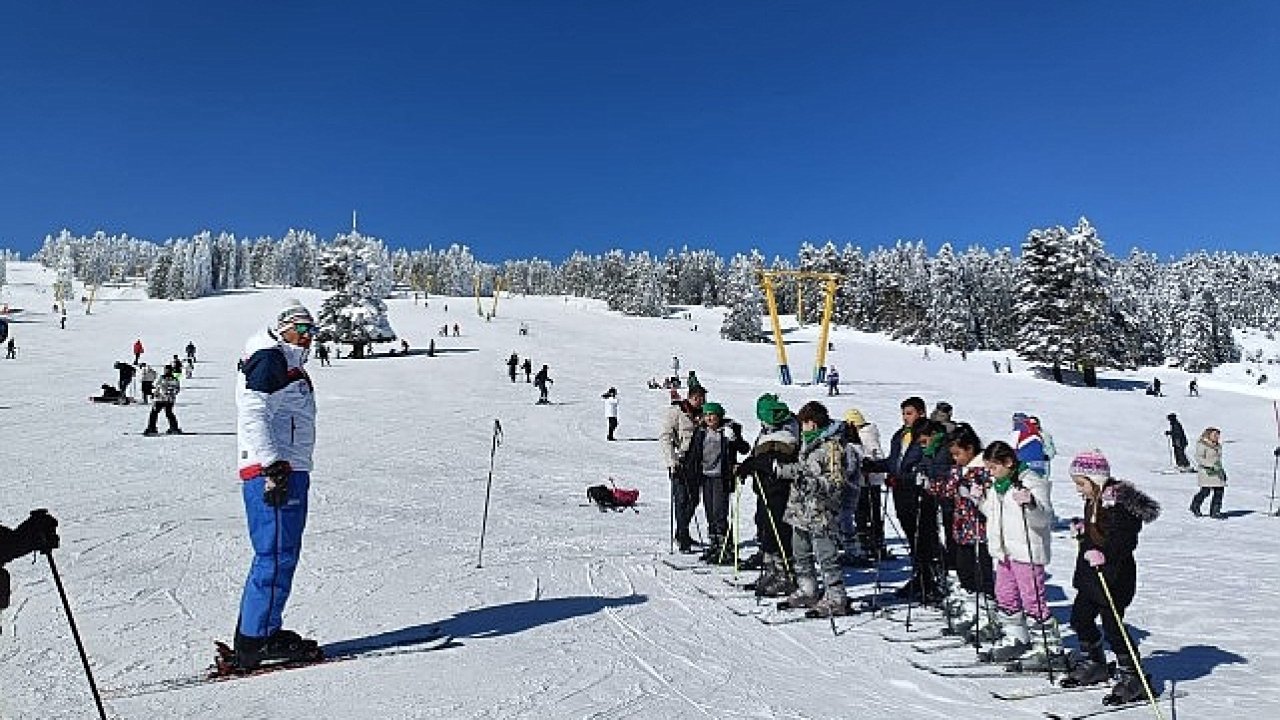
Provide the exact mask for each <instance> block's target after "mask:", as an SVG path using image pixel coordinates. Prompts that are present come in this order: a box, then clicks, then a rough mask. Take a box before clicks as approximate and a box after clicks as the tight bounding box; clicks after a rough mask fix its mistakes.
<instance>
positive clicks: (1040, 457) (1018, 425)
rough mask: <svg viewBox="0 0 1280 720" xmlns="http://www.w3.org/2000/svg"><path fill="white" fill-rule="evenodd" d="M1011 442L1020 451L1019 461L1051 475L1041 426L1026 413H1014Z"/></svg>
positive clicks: (1046, 474)
mask: <svg viewBox="0 0 1280 720" xmlns="http://www.w3.org/2000/svg"><path fill="white" fill-rule="evenodd" d="M1009 444H1010V445H1012V446H1013V448H1014V449H1015V450H1017V451H1018V462H1021V463H1026V465H1027V467H1029V468H1031V469H1032V470H1034V471H1036V472H1037V473H1039V474H1040V475H1042V476H1044V477H1049V475H1048V472H1047V467H1048V464H1049V458H1048V457H1046V456H1045V454H1044V439H1043V438H1041V437H1040V428H1039V426H1038V425H1036V424H1034V423H1032V422H1031V418H1030V417H1028V416H1027V415H1026V414H1025V413H1014V414H1013V436H1012V438H1011V440H1010V443H1009Z"/></svg>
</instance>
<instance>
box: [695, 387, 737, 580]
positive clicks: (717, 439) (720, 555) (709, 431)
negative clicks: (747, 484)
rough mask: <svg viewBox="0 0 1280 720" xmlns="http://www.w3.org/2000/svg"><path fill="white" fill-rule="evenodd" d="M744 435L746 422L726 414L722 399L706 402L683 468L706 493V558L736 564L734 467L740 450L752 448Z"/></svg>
mask: <svg viewBox="0 0 1280 720" xmlns="http://www.w3.org/2000/svg"><path fill="white" fill-rule="evenodd" d="M750 451H751V446H750V445H748V444H747V443H746V441H745V440H743V439H742V426H741V425H739V424H738V423H736V422H734V421H732V420H726V419H725V417H724V407H723V406H721V405H720V404H719V403H714V402H708V403H703V404H702V425H700V426H699V427H697V428H695V429H694V431H693V437H692V438H691V439H690V440H689V449H688V451H686V452H685V456H684V468H683V470H682V471H681V472H682V474H683V475H684V477H685V478H687V479H688V481H689V486H690V488H696V490H694V491H695V492H696V491H699V490H700V491H701V493H702V510H703V512H704V513H706V518H707V549H706V552H705V553H703V555H702V561H703V562H706V563H711V564H713V565H725V564H729V565H732V564H733V562H734V558H735V557H736V554H735V552H734V549H733V548H731V547H729V546H728V544H727V542H726V539H727V538H728V537H729V495H730V494H731V493H732V492H733V484H734V483H733V470H734V468H735V467H736V466H737V464H738V454H739V453H745V452H750Z"/></svg>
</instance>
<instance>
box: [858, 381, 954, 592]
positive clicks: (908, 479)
mask: <svg viewBox="0 0 1280 720" xmlns="http://www.w3.org/2000/svg"><path fill="white" fill-rule="evenodd" d="M900 407H901V409H902V427H901V428H898V431H897V432H895V433H894V434H893V437H892V438H891V439H890V440H889V456H888V457H886V458H884V459H882V460H877V459H873V458H866V459H864V460H863V461H862V470H863V472H871V473H887V475H888V479H887V480H886V482H887V483H888V485H889V487H890V488H891V490H892V492H893V506H894V512H895V513H896V514H897V516H898V527H899V528H901V529H902V533H903V535H904V536H905V537H906V540H907V545H908V547H909V549H910V551H911V565H912V577H911V578H910V579H908V580H907V582H906V583H905V584H904V585H903V586H902V587H900V588H898V590H897V591H896V594H897V596H898V597H903V598H905V597H911V596H918V595H919V594H920V591H921V589H922V588H923V589H924V590H925V592H926V594H929V593H930V592H931V591H932V587H931V584H930V583H931V579H930V578H929V577H928V575H927V573H923V570H924V568H925V565H926V563H925V562H924V560H923V559H924V558H928V557H933V555H934V545H936V544H937V541H936V540H934V541H932V542H930V540H929V538H930V537H931V534H930V533H920V532H918V530H919V528H918V523H917V520H918V519H919V518H920V517H921V512H920V511H921V508H920V490H919V488H918V487H917V485H916V466H917V465H918V464H919V463H920V458H921V455H922V448H921V447H920V444H919V443H918V442H916V435H915V434H914V433H915V432H917V431H916V430H915V425H916V422H917V421H920V420H924V421H926V422H927V419H926V418H925V412H927V406H926V405H925V402H924V400H923V399H922V398H919V397H909V398H907V399H906V400H903V401H902V403H901V406H900ZM930 524H931V525H932V520H931V521H930ZM921 543H923V545H922V544H921Z"/></svg>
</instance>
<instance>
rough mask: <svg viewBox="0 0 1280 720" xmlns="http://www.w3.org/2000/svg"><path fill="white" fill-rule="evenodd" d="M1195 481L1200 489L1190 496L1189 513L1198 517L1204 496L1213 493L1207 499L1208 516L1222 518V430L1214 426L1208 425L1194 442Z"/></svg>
mask: <svg viewBox="0 0 1280 720" xmlns="http://www.w3.org/2000/svg"><path fill="white" fill-rule="evenodd" d="M1196 466H1197V468H1198V469H1197V470H1196V481H1197V483H1198V484H1199V485H1200V490H1199V491H1198V492H1196V495H1195V497H1193V498H1191V513H1192V514H1193V515H1195V516H1196V517H1200V516H1201V515H1203V514H1204V513H1202V512H1201V511H1200V508H1201V506H1202V505H1204V500H1205V498H1207V497H1209V493H1213V499H1212V500H1210V501H1209V517H1211V518H1214V519H1221V518H1222V495H1223V493H1225V492H1226V489H1227V471H1226V470H1224V469H1223V468H1222V431H1221V430H1219V429H1218V428H1216V427H1208V428H1205V429H1204V432H1202V433H1200V440H1199V441H1198V442H1197V443H1196Z"/></svg>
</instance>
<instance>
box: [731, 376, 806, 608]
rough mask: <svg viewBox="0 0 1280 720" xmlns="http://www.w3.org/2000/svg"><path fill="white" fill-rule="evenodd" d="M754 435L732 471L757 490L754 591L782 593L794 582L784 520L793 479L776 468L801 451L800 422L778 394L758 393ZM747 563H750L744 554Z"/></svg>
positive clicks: (788, 530)
mask: <svg viewBox="0 0 1280 720" xmlns="http://www.w3.org/2000/svg"><path fill="white" fill-rule="evenodd" d="M756 419H757V420H759V421H760V432H759V433H758V434H757V435H756V441H755V444H754V445H752V447H751V455H750V457H748V458H747V459H745V460H743V461H742V462H741V463H740V464H739V465H738V469H737V470H736V471H734V475H736V476H737V477H738V478H739V479H740V480H742V481H744V482H750V483H751V485H752V487H751V489H752V490H753V491H754V492H755V493H756V512H755V523H756V542H758V543H759V544H760V577H759V578H757V579H756V590H755V593H756V595H757V596H760V597H785V596H786V595H788V594H790V593H791V591H792V590H794V589H795V585H794V583H793V582H792V572H791V568H792V564H791V563H792V560H793V558H792V555H791V548H792V545H791V540H792V532H791V526H790V525H788V524H787V522H786V519H785V517H784V516H785V515H786V512H787V500H788V499H789V498H790V496H791V481H790V480H788V479H786V478H784V477H781V476H779V475H778V473H777V465H778V463H786V462H794V461H795V458H796V454H797V453H798V452H799V451H800V422H799V421H798V420H796V417H795V415H793V414H791V409H790V408H788V407H787V404H786V403H784V402H782V401H781V400H779V399H778V396H777V395H774V394H772V393H766V394H764V395H761V396H760V397H758V398H756ZM745 564H746V565H747V566H751V565H752V564H753V563H752V562H751V559H750V558H748V561H747V563H745Z"/></svg>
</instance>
